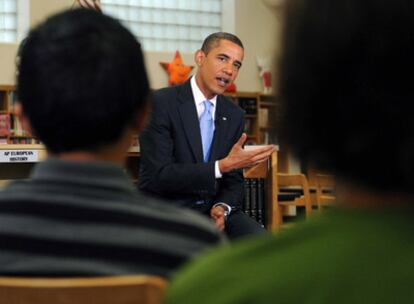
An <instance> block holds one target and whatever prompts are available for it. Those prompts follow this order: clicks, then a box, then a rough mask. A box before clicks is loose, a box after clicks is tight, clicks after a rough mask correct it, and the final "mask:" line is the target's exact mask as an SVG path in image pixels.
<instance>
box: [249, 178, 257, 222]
mask: <svg viewBox="0 0 414 304" xmlns="http://www.w3.org/2000/svg"><path fill="white" fill-rule="evenodd" d="M250 217H252V218H253V219H254V220H257V178H252V179H250Z"/></svg>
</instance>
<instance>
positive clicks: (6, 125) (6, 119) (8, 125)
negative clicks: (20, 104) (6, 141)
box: [0, 113, 30, 136]
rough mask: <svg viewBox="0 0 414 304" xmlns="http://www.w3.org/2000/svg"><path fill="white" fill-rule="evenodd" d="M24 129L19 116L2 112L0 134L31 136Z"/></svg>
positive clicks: (0, 115)
mask: <svg viewBox="0 0 414 304" xmlns="http://www.w3.org/2000/svg"><path fill="white" fill-rule="evenodd" d="M26 133H27V132H26V131H25V130H23V128H22V125H21V123H20V120H19V118H17V117H16V116H14V115H11V114H9V113H6V114H4V113H3V114H0V136H9V135H15V136H30V134H26Z"/></svg>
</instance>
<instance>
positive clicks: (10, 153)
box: [0, 150, 39, 163]
mask: <svg viewBox="0 0 414 304" xmlns="http://www.w3.org/2000/svg"><path fill="white" fill-rule="evenodd" d="M38 152H39V151H38V150H0V162H1V163H32V162H37V161H39V153H38Z"/></svg>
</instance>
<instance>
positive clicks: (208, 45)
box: [201, 32, 244, 55]
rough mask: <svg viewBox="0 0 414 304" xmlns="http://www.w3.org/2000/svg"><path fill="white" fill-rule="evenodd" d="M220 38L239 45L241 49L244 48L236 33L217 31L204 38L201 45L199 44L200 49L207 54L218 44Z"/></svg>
mask: <svg viewBox="0 0 414 304" xmlns="http://www.w3.org/2000/svg"><path fill="white" fill-rule="evenodd" d="M220 40H228V41H231V42H233V43H235V44H237V45H238V46H240V47H241V48H242V49H244V47H243V43H242V42H241V40H240V39H239V38H238V37H237V36H236V35H233V34H230V33H226V32H217V33H213V34H210V35H208V36H207V37H206V39H204V41H203V45H202V46H201V50H202V51H203V52H204V54H206V55H207V54H208V53H209V52H210V50H211V49H212V48H214V47H216V46H217V45H218V44H219V42H220Z"/></svg>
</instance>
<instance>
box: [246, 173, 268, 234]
mask: <svg viewBox="0 0 414 304" xmlns="http://www.w3.org/2000/svg"><path fill="white" fill-rule="evenodd" d="M244 194H245V195H244V201H243V205H242V210H243V212H244V213H246V214H247V215H249V216H250V217H251V218H253V219H254V220H256V221H257V222H258V223H260V224H261V225H263V226H264V225H265V224H266V223H265V218H266V216H265V208H266V206H265V187H264V179H262V178H245V179H244Z"/></svg>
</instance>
